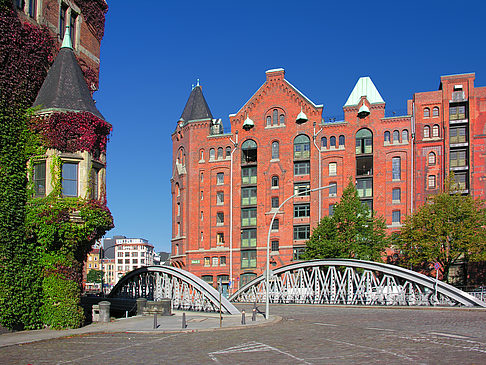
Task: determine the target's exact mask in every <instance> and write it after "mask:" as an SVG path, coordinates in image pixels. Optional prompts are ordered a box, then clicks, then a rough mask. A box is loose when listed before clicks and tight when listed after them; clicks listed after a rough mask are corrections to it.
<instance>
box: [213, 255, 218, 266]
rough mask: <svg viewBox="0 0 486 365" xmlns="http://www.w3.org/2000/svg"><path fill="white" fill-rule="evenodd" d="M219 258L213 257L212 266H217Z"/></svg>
mask: <svg viewBox="0 0 486 365" xmlns="http://www.w3.org/2000/svg"><path fill="white" fill-rule="evenodd" d="M218 263H219V259H218V256H215V257H213V266H218Z"/></svg>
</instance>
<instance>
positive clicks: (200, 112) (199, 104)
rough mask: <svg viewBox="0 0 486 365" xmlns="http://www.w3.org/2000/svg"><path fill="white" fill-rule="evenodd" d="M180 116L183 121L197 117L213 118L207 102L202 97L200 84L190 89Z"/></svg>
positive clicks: (196, 118)
mask: <svg viewBox="0 0 486 365" xmlns="http://www.w3.org/2000/svg"><path fill="white" fill-rule="evenodd" d="M181 118H182V119H183V120H184V122H186V123H187V122H189V121H191V120H198V119H208V118H210V119H213V115H212V114H211V110H209V106H208V103H206V99H204V95H203V93H202V88H201V86H199V85H197V86H196V87H195V88H194V89H192V91H191V94H190V95H189V99H187V103H186V106H185V107H184V111H183V112H182V115H181Z"/></svg>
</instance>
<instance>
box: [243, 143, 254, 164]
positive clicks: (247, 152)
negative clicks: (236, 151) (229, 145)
mask: <svg viewBox="0 0 486 365" xmlns="http://www.w3.org/2000/svg"><path fill="white" fill-rule="evenodd" d="M256 162H257V144H256V142H255V141H254V140H252V139H247V140H246V141H245V142H243V144H242V145H241V163H242V164H248V163H256Z"/></svg>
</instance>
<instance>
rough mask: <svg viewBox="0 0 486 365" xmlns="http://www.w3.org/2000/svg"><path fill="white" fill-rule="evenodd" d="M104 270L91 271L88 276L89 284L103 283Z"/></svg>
mask: <svg viewBox="0 0 486 365" xmlns="http://www.w3.org/2000/svg"><path fill="white" fill-rule="evenodd" d="M103 274H104V272H103V270H94V269H92V270H90V271H88V273H87V274H86V282H87V283H101V282H102V279H103Z"/></svg>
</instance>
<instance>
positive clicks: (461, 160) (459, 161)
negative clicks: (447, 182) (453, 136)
mask: <svg viewBox="0 0 486 365" xmlns="http://www.w3.org/2000/svg"><path fill="white" fill-rule="evenodd" d="M450 157H451V158H450V163H451V167H462V166H467V161H466V151H465V150H461V151H451V155H450Z"/></svg>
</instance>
